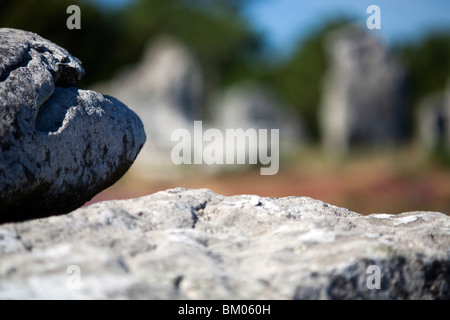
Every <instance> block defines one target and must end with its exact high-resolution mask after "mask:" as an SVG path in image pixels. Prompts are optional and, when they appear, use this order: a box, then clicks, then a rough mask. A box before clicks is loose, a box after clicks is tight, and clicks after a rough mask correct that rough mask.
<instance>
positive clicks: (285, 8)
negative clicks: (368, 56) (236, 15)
mask: <svg viewBox="0 0 450 320" xmlns="http://www.w3.org/2000/svg"><path fill="white" fill-rule="evenodd" d="M95 1H97V2H100V3H103V4H108V5H115V4H124V3H127V2H129V1H130V0H95ZM205 1H208V0H205ZM249 3H250V4H249V5H248V6H247V7H246V8H245V11H244V14H245V16H246V17H247V18H248V19H249V21H250V23H251V24H252V25H253V26H254V28H255V29H256V30H259V31H261V32H263V34H264V35H265V39H266V40H267V43H268V45H269V46H270V48H271V49H272V50H273V51H274V52H275V53H279V54H281V55H285V54H287V53H288V52H289V51H290V50H291V49H292V47H293V46H294V45H295V44H296V43H297V42H298V41H301V40H302V39H304V37H305V36H307V35H308V34H309V33H311V32H312V31H313V30H314V29H317V28H318V27H319V26H320V25H321V24H322V23H323V22H325V21H326V20H329V19H332V18H333V17H336V16H339V15H342V16H347V17H351V18H352V20H354V21H355V22H356V23H359V24H361V25H362V26H365V25H366V20H367V18H368V17H369V14H367V13H366V10H367V7H368V6H370V5H372V4H376V5H378V6H379V7H380V9H381V30H377V31H373V32H376V33H377V35H379V37H380V38H381V39H382V40H384V41H386V43H388V44H394V43H399V42H406V41H408V42H409V41H416V40H418V39H420V38H421V37H422V36H423V35H425V34H426V33H428V32H430V31H433V30H442V29H444V30H447V31H448V32H450V0H253V1H250V2H249Z"/></svg>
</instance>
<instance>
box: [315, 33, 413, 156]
mask: <svg viewBox="0 0 450 320" xmlns="http://www.w3.org/2000/svg"><path fill="white" fill-rule="evenodd" d="M326 51H327V54H328V56H329V62H330V63H329V64H330V67H329V70H328V72H327V75H326V77H325V81H324V88H323V97H322V105H321V110H320V123H321V134H322V138H323V142H324V147H325V150H326V151H327V152H328V153H329V154H332V155H337V156H339V155H345V154H346V153H347V152H348V151H349V150H350V149H351V148H352V147H355V146H362V147H366V146H370V147H395V146H396V145H398V144H399V143H401V142H402V141H403V139H404V138H405V136H406V132H407V127H406V124H407V112H408V109H407V105H406V101H407V76H406V72H405V69H404V67H403V66H402V64H401V63H400V61H399V60H398V59H397V58H396V57H395V56H394V55H393V54H392V53H391V52H389V50H388V49H387V48H386V47H385V46H384V45H383V44H382V43H381V42H380V41H379V40H378V39H377V38H376V37H374V36H372V35H371V34H370V33H369V32H367V31H365V30H363V29H361V28H360V27H357V26H346V27H343V28H341V29H338V30H336V31H332V32H331V34H330V35H329V38H328V39H327V42H326Z"/></svg>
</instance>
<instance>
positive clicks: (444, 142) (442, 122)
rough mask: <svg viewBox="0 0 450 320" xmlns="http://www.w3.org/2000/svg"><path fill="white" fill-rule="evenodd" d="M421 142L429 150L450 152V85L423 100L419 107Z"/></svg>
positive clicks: (418, 120)
mask: <svg viewBox="0 0 450 320" xmlns="http://www.w3.org/2000/svg"><path fill="white" fill-rule="evenodd" d="M417 118H418V119H417V122H418V129H419V140H420V144H421V145H422V146H423V147H424V148H425V149H426V150H427V151H428V152H432V151H437V150H438V149H440V150H442V151H444V150H447V151H449V152H450V86H449V88H448V89H447V90H446V91H445V92H439V93H435V94H433V95H430V96H428V97H426V98H424V99H423V100H422V102H421V103H420V105H419V108H418V116H417Z"/></svg>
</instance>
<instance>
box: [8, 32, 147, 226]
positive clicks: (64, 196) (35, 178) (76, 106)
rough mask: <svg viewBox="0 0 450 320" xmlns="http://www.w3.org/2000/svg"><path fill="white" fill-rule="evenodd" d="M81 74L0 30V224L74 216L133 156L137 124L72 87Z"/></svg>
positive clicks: (139, 140) (120, 109)
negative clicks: (58, 215)
mask: <svg viewBox="0 0 450 320" xmlns="http://www.w3.org/2000/svg"><path fill="white" fill-rule="evenodd" d="M83 74H84V70H83V68H82V66H81V63H80V61H79V60H78V59H76V58H75V57H73V56H72V55H71V54H70V53H68V52H67V51H66V50H64V49H63V48H61V47H59V46H57V45H56V44H54V43H52V42H50V41H48V40H46V39H44V38H42V37H40V36H38V35H36V34H34V33H31V32H26V31H21V30H15V29H8V28H0V148H1V152H0V208H1V210H0V222H5V221H19V220H25V219H30V218H36V217H42V216H48V215H52V214H61V213H65V212H69V211H72V210H74V209H75V208H78V207H80V206H81V205H83V204H84V203H85V202H86V201H88V200H90V199H91V198H92V197H93V196H94V195H95V194H97V193H98V192H99V191H101V190H103V189H105V188H106V187H108V186H110V185H111V184H113V183H114V182H115V181H117V180H118V179H119V178H120V177H121V176H122V175H123V174H124V173H125V171H126V170H127V169H128V168H129V166H130V165H131V164H132V163H133V161H134V159H135V158H136V156H137V154H138V153H139V150H140V148H141V147H142V145H143V144H144V142H145V133H144V129H143V125H142V122H141V121H140V119H139V117H138V116H137V115H136V114H135V113H134V112H132V111H131V110H130V109H129V108H128V107H126V106H125V105H123V104H122V103H121V102H119V101H118V100H116V99H114V98H112V97H108V96H103V95H101V94H98V93H96V92H94V91H89V90H81V89H77V88H75V87H73V86H75V85H76V84H77V82H78V81H79V80H80V79H81V77H82V76H83Z"/></svg>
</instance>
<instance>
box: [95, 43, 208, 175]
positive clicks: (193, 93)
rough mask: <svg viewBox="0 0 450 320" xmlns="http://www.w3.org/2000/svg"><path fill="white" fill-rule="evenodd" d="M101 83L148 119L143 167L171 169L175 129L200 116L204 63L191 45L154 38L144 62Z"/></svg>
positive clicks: (138, 162) (101, 87)
mask: <svg viewBox="0 0 450 320" xmlns="http://www.w3.org/2000/svg"><path fill="white" fill-rule="evenodd" d="M95 89H96V90H98V91H100V92H102V93H107V94H111V95H113V96H115V97H117V98H118V99H120V100H121V101H123V102H124V103H126V104H127V105H128V106H130V107H131V108H132V109H133V110H134V111H135V112H136V113H137V114H138V115H139V116H140V118H141V119H142V121H143V123H144V126H145V130H146V135H147V137H150V138H149V141H148V142H147V143H146V144H145V146H144V148H143V149H142V152H141V153H140V155H139V157H138V158H137V160H136V165H137V166H138V167H144V168H146V167H148V168H155V167H159V168H161V169H164V168H166V169H167V166H168V165H170V164H171V162H170V151H171V149H172V147H173V145H172V144H171V135H172V132H173V131H174V130H175V129H178V128H186V129H192V127H193V123H194V120H199V119H200V115H201V106H202V103H203V101H202V99H203V77H202V72H201V69H200V67H199V65H198V63H197V61H196V59H195V57H194V55H193V54H192V53H191V52H190V50H189V49H188V48H187V47H185V46H184V45H182V44H181V43H179V42H178V41H177V40H175V39H173V38H171V37H168V36H164V37H160V38H158V39H156V40H155V41H153V42H151V43H150V45H149V46H148V47H147V49H146V51H145V52H144V55H143V58H142V60H141V62H140V63H139V64H138V65H136V66H134V67H131V68H129V69H127V70H124V71H123V72H122V73H119V74H118V75H117V76H116V77H115V78H114V79H113V80H112V81H111V82H109V83H103V84H99V85H97V86H95ZM171 169H173V168H171ZM142 171H143V172H145V171H146V170H142ZM147 171H148V170H147ZM151 172H152V175H154V174H155V171H154V170H152V171H151Z"/></svg>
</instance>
